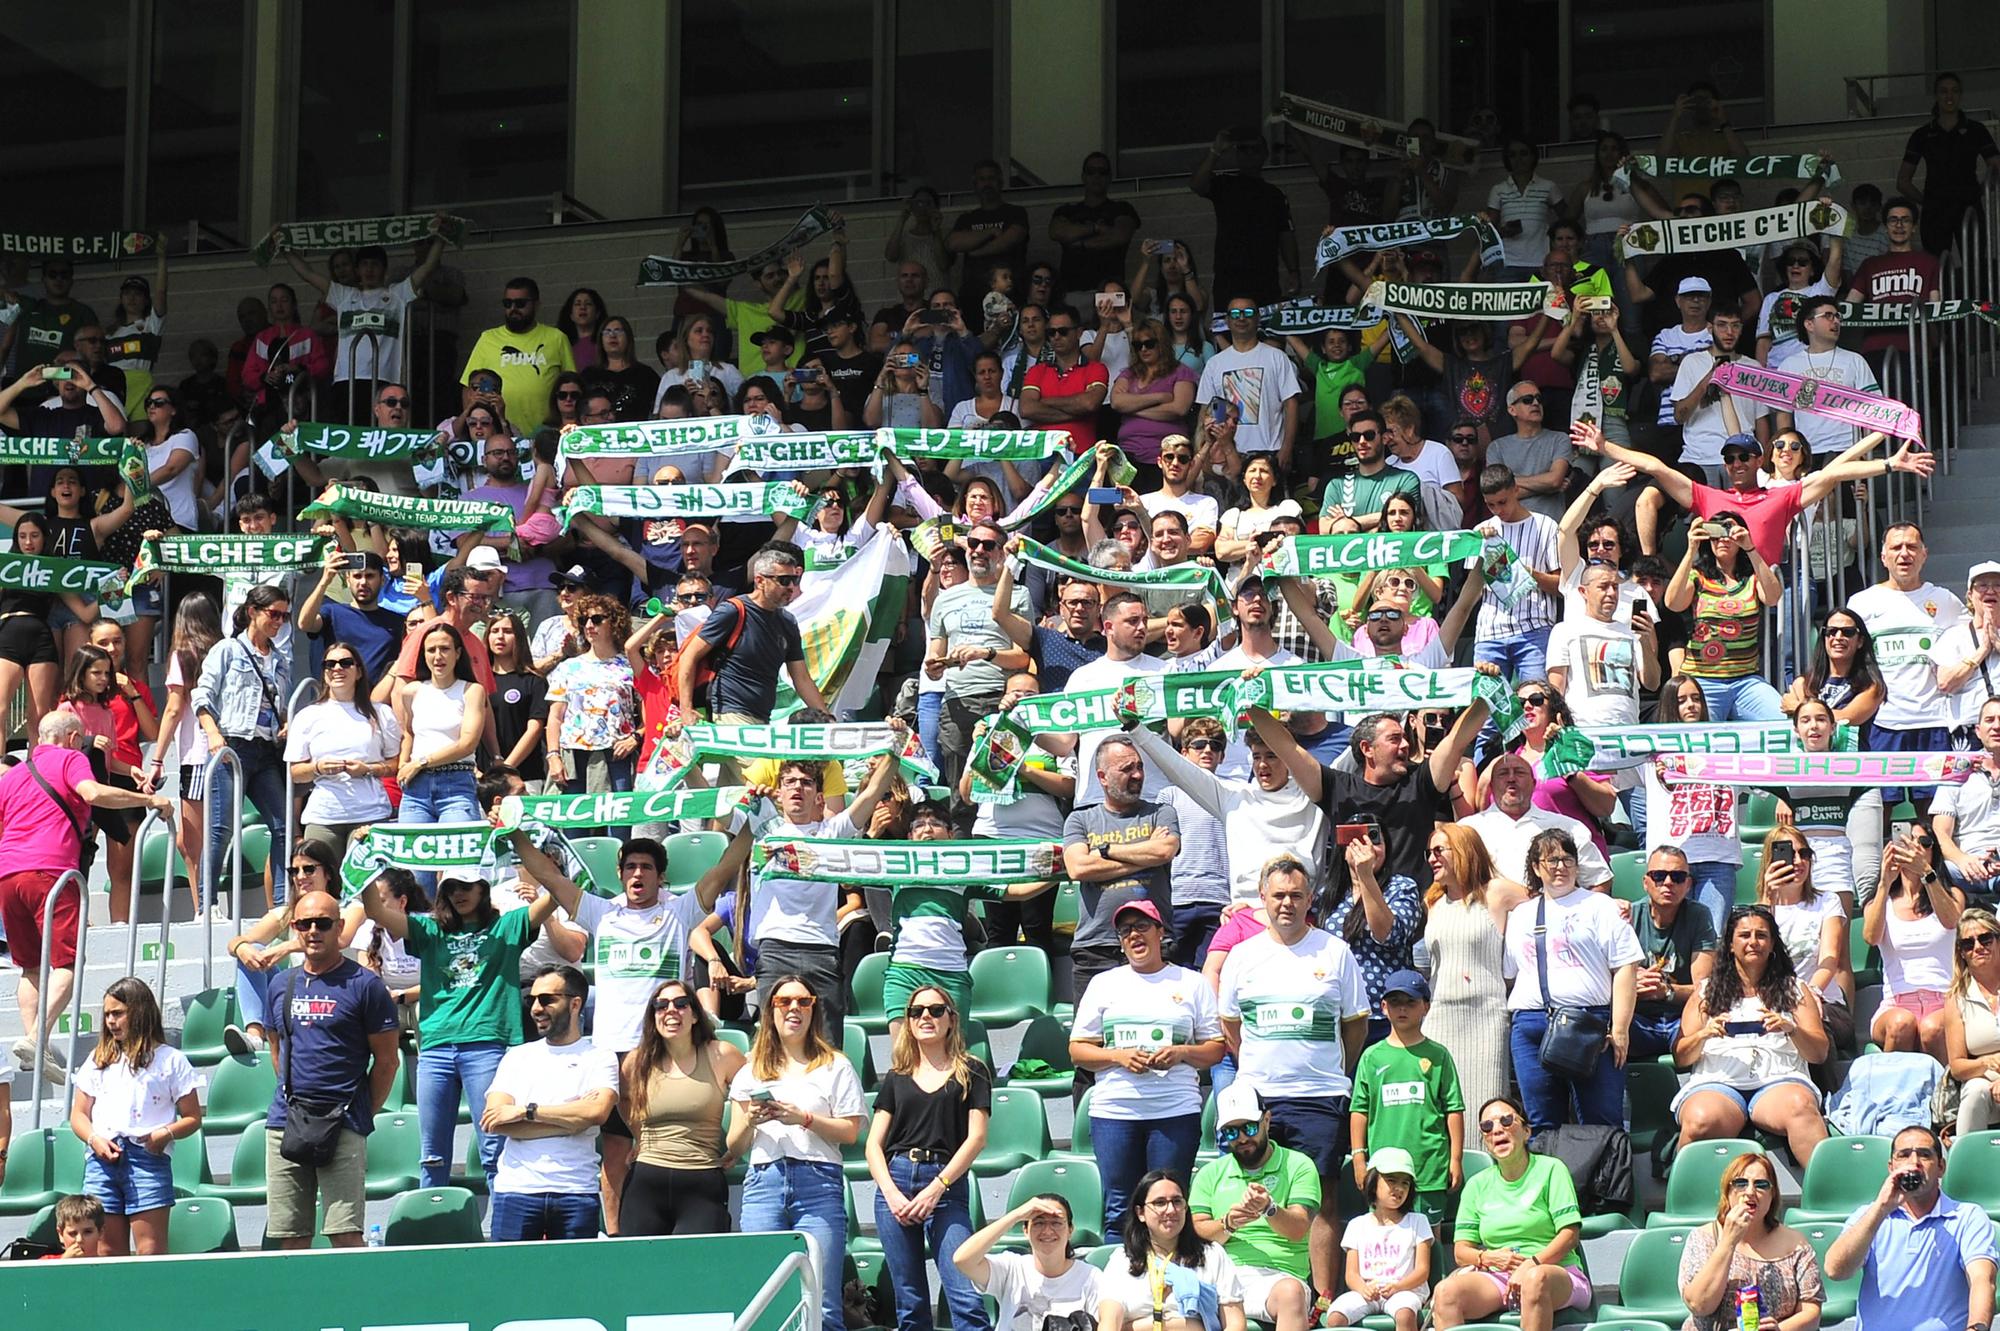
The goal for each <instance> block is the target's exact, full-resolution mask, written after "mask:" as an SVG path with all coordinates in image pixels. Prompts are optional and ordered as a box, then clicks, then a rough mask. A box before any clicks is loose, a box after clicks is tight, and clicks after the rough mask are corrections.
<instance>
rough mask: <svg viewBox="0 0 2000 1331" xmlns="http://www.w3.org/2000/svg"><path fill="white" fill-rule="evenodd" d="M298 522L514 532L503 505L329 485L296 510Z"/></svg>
mask: <svg viewBox="0 0 2000 1331" xmlns="http://www.w3.org/2000/svg"><path fill="white" fill-rule="evenodd" d="M299 517H300V519H301V520H304V519H309V518H346V519H347V520H348V521H349V522H374V523H380V524H381V525H383V526H385V527H411V528H415V529H416V530H419V531H484V532H511V531H513V530H514V510H513V509H511V508H509V507H507V505H505V504H486V503H481V502H479V501H478V500H473V499H424V498H413V497H411V496H409V495H393V494H382V493H380V492H378V491H375V490H356V489H352V488H350V487H348V486H345V485H330V486H328V487H327V488H326V493H325V494H323V495H321V496H320V497H319V498H317V499H315V500H313V502H312V503H310V504H307V505H306V506H305V507H304V508H302V509H300V510H299Z"/></svg>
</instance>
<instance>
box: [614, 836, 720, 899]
mask: <svg viewBox="0 0 2000 1331" xmlns="http://www.w3.org/2000/svg"><path fill="white" fill-rule="evenodd" d="M661 844H663V845H665V846H666V848H667V874H666V878H665V879H664V881H665V883H666V885H667V887H668V888H669V889H671V890H673V891H675V892H685V891H687V890H688V889H689V888H691V887H693V886H694V885H695V884H696V883H698V882H700V881H701V876H702V875H703V874H705V873H707V872H708V871H709V870H710V869H713V868H714V867H715V866H716V865H717V864H719V863H721V861H722V853H723V852H724V851H725V850H728V849H729V837H728V835H727V834H726V833H723V832H676V833H674V834H673V835H672V836H670V837H668V838H667V839H666V840H665V841H664V842H663V843H661ZM614 881H616V880H615V878H614Z"/></svg>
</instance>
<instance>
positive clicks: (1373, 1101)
mask: <svg viewBox="0 0 2000 1331" xmlns="http://www.w3.org/2000/svg"><path fill="white" fill-rule="evenodd" d="M1349 1108H1350V1110H1351V1111H1352V1112H1353V1113H1356V1114H1366V1115H1367V1116H1368V1139H1367V1149H1368V1151H1369V1153H1370V1154H1373V1153H1374V1152H1376V1151H1378V1150H1380V1149H1381V1148H1383V1147H1384V1146H1400V1147H1402V1148H1403V1149H1404V1150H1406V1151H1408V1152H1409V1153H1410V1157H1411V1159H1413V1160H1415V1161H1416V1162H1417V1191H1419V1192H1439V1191H1442V1190H1444V1189H1445V1188H1448V1187H1450V1186H1451V1135H1450V1134H1449V1133H1448V1132H1446V1131H1445V1123H1444V1120H1445V1115H1447V1114H1463V1113H1464V1112H1465V1096H1464V1094H1463V1093H1462V1092H1461V1091H1460V1090H1459V1087H1458V1065H1457V1064H1456V1063H1454V1062H1452V1061H1451V1051H1450V1050H1448V1049H1446V1048H1445V1047H1444V1046H1443V1045H1441V1044H1439V1043H1438V1042H1437V1041H1436V1040H1419V1041H1417V1043H1415V1044H1413V1045H1411V1046H1410V1047H1409V1048H1407V1049H1405V1048H1403V1047H1401V1046H1400V1045H1396V1044H1393V1043H1391V1042H1390V1041H1388V1040H1383V1041H1380V1042H1379V1043H1376V1044H1371V1045H1369V1046H1368V1048H1367V1049H1365V1050H1364V1051H1362V1054H1361V1062H1360V1063H1359V1064H1357V1065H1356V1066H1355V1069H1354V1099H1353V1103H1352V1104H1351V1105H1350V1106H1349Z"/></svg>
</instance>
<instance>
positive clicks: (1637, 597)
mask: <svg viewBox="0 0 2000 1331" xmlns="http://www.w3.org/2000/svg"><path fill="white" fill-rule="evenodd" d="M1588 567H1590V566H1589V565H1588V564H1585V563H1582V562H1578V563H1577V564H1575V565H1574V566H1573V567H1571V568H1570V570H1569V571H1568V572H1567V573H1564V574H1563V575H1562V579H1561V581H1559V582H1558V583H1557V584H1556V585H1557V586H1559V587H1560V588H1561V589H1562V617H1563V618H1564V619H1588V618H1590V616H1589V615H1587V614H1585V613H1584V609H1583V571H1584V570H1585V569H1586V568H1588ZM1635 605H1643V606H1645V607H1646V613H1647V614H1648V615H1650V616H1652V619H1653V622H1654V623H1655V624H1657V623H1659V622H1660V607H1658V606H1656V605H1654V604H1653V598H1652V597H1650V596H1648V595H1646V589H1645V588H1644V587H1641V586H1640V585H1639V584H1638V582H1637V581H1636V580H1635V579H1634V578H1633V577H1632V575H1631V574H1629V573H1620V574H1619V575H1618V608H1617V609H1615V610H1613V611H1612V612H1611V617H1612V618H1613V619H1615V620H1617V621H1618V622H1619V623H1620V624H1630V623H1631V622H1632V607H1633V606H1635ZM1551 664H1554V663H1553V661H1552V662H1551Z"/></svg>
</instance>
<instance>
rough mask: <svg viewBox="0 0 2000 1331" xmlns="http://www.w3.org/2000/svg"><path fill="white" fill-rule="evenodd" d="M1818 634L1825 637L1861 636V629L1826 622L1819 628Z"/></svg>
mask: <svg viewBox="0 0 2000 1331" xmlns="http://www.w3.org/2000/svg"><path fill="white" fill-rule="evenodd" d="M1820 635H1821V636H1822V637H1827V638H1858V637H1860V636H1861V630H1860V629H1858V628H1850V627H1848V626H1847V625H1845V624H1828V625H1827V626H1826V627H1825V628H1823V629H1821V630H1820Z"/></svg>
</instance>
